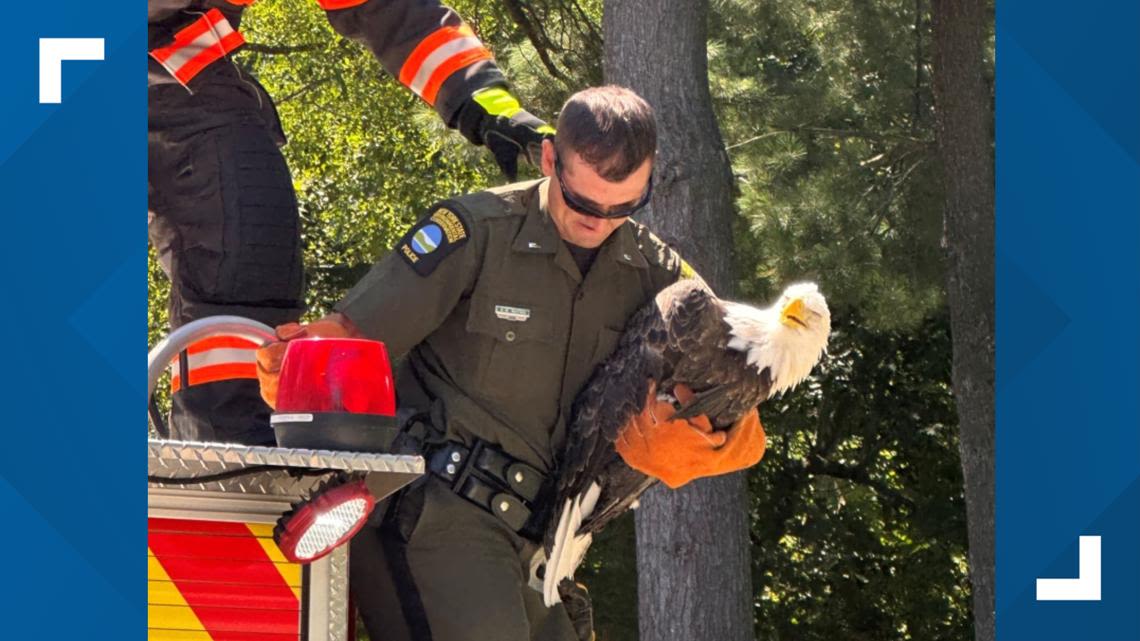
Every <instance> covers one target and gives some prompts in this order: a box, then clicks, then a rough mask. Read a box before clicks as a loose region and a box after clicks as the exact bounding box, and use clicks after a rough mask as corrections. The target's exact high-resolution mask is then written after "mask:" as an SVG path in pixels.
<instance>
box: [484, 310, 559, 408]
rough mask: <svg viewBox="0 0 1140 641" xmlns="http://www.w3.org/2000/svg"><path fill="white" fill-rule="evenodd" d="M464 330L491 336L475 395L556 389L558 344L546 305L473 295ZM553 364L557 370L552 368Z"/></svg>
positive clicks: (515, 396)
mask: <svg viewBox="0 0 1140 641" xmlns="http://www.w3.org/2000/svg"><path fill="white" fill-rule="evenodd" d="M466 328H467V331H468V332H469V333H472V334H478V335H481V336H483V337H487V338H490V339H492V340H491V341H490V342H491V350H490V353H489V354H488V355H487V358H486V359H485V362H483V363H481V367H480V370H481V371H480V376H479V377H478V379H477V380H478V388H479V389H478V390H477V393H478V394H479V395H480V396H484V397H486V398H493V399H500V400H502V399H506V400H511V401H513V402H525V399H526V398H529V397H532V396H535V395H537V394H540V393H549V389H557V385H551V384H550V383H552V382H554V381H558V380H560V379H561V375H562V368H561V365H560V363H561V360H560V358H559V347H560V346H559V345H558V344H557V343H556V341H555V340H554V323H553V318H552V317H551V315H550V312H549V309H548V308H545V307H541V306H538V305H533V304H529V303H525V302H521V301H518V300H512V299H497V298H492V297H476V298H472V300H471V309H470V311H469V312H468V315H467V325H466ZM555 370H557V371H555Z"/></svg>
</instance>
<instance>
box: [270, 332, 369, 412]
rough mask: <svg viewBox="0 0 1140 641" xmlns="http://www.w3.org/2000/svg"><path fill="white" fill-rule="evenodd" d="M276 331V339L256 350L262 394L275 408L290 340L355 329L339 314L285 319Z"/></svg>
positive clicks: (336, 335) (342, 335)
mask: <svg viewBox="0 0 1140 641" xmlns="http://www.w3.org/2000/svg"><path fill="white" fill-rule="evenodd" d="M274 331H275V332H276V333H277V340H275V341H272V342H269V343H266V344H265V345H262V346H261V347H260V348H258V350H257V382H258V383H260V384H261V398H263V399H265V402H266V403H267V404H268V405H269V407H272V408H274V409H276V408H277V383H278V382H279V379H280V377H281V361H282V360H283V359H284V358H285V349H286V348H287V347H288V346H289V341H291V340H293V339H295V338H349V337H351V336H353V335H354V334H355V330H354V328H353V327H352V325H351V323H349V322H348V319H347V318H345V317H344V316H341V315H339V314H333V315H331V316H327V317H325V318H322V319H320V320H318V321H313V322H311V323H308V324H305V325H302V324H300V323H285V324H284V325H278V326H277V327H276V328H275V329H274Z"/></svg>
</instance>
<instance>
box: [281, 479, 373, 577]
mask: <svg viewBox="0 0 1140 641" xmlns="http://www.w3.org/2000/svg"><path fill="white" fill-rule="evenodd" d="M375 506H376V499H375V498H373V496H372V492H370V491H369V490H368V488H367V487H366V486H365V483H364V480H363V479H361V478H350V477H344V476H341V477H337V478H335V479H333V480H331V481H329V482H328V483H326V484H325V485H323V486H322V487H320V488H319V489H318V490H316V491H315V492H314V493H313V495H312V496H311V497H309V498H308V499H306V500H304V501H301V502H299V503H297V504H295V505H294V506H293V509H292V510H290V511H289V512H287V513H285V514H284V515H282V516H281V518H280V519H278V520H277V526H276V527H274V528H273V540H274V541H275V542H276V543H277V547H278V548H279V549H280V550H281V553H282V554H284V555H285V558H286V559H289V560H290V561H292V562H293V563H312V562H313V561H316V560H317V559H319V558H321V557H323V556H325V555H326V554H328V553H329V552H332V551H333V550H335V549H336V548H337V547H338V546H340V545H342V544H343V543H345V542H346V541H348V540H349V539H351V538H352V537H353V536H355V535H356V533H357V532H358V531H360V528H361V527H363V526H364V523H365V522H366V521H367V520H368V515H369V514H371V513H372V508H373V507H375Z"/></svg>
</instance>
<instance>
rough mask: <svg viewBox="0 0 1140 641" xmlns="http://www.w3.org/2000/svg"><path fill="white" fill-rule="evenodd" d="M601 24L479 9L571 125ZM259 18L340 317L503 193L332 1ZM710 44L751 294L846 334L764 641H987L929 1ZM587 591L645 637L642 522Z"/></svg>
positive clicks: (317, 276) (757, 584) (777, 16)
mask: <svg viewBox="0 0 1140 641" xmlns="http://www.w3.org/2000/svg"><path fill="white" fill-rule="evenodd" d="M601 4H602V2H601V0H578V1H575V0H534V1H532V2H526V3H521V2H509V3H508V2H499V1H494V2H486V1H483V0H460V1H459V2H456V3H455V6H456V9H457V10H458V11H459V13H460V14H461V15H463V16H464V17H465V18H466V19H467V20H468V21H469V22H470V23H471V24H472V25H473V26H474V27H475V29H476V31H477V32H478V33H479V34H480V35H481V36H482V37H483V38H484V40H485V41H486V42H487V43H488V44H489V45H490V46H491V48H492V49H493V50H494V51H495V52H496V54H497V59H498V61H499V63H500V64H501V66H503V67H504V68H505V70H506V71H507V74H508V76H509V77H510V78H511V80H512V82H513V83H514V86H515V89H516V92H517V93H518V94H519V95H520V97H521V98H522V100H523V103H524V106H526V107H527V108H528V109H530V110H531V111H533V112H534V113H536V114H537V115H540V116H543V117H547V118H548V119H551V120H553V119H554V117H556V113H557V109H558V107H559V106H560V105H561V103H562V101H563V100H564V99H565V97H566V96H567V95H568V94H569V93H570V92H572V91H574V90H576V89H578V88H581V87H584V86H587V85H590V84H598V83H599V82H600V81H601V55H602V48H601V47H602V43H601V35H600V34H601V27H600V25H601ZM246 16H247V17H246V20H245V21H244V22H243V30H244V31H245V33H246V35H247V39H248V40H249V41H250V42H252V43H255V45H265V46H266V47H263V48H261V49H260V50H258V48H257V47H251V48H248V49H247V50H246V51H245V53H243V54H241V58H242V60H243V61H244V63H246V64H247V65H249V66H250V67H251V69H252V70H253V72H254V74H255V75H256V76H257V77H258V78H260V80H261V81H262V83H263V84H264V85H265V86H266V88H267V89H268V90H269V92H270V93H271V94H272V95H274V96H275V97H277V102H278V106H279V110H280V114H281V118H282V121H283V123H284V126H285V130H286V133H287V134H288V135H289V137H290V142H289V145H287V146H286V147H285V153H286V156H287V159H288V161H289V166H290V168H291V170H292V172H293V180H294V184H295V186H296V189H297V193H298V198H299V202H300V208H301V215H302V217H303V231H304V237H303V240H304V248H305V263H306V266H307V273H308V278H309V283H308V288H307V294H306V296H307V303H308V306H309V316H316V315H320V314H323V313H324V312H325V311H327V310H328V309H329V307H330V306H331V304H332V303H333V302H335V301H336V300H337V299H338V298H339V297H340V296H341V295H342V294H343V292H344V291H345V289H346V288H347V287H349V286H350V285H351V284H352V283H353V282H355V280H356V279H357V278H358V277H359V275H360V274H361V273H363V271H364V270H365V269H367V267H368V265H370V264H371V263H372V262H373V261H374V260H375V259H376V258H377V257H379V256H380V255H382V254H383V253H384V252H386V251H387V250H388V249H389V248H390V247H391V246H392V245H393V243H394V242H395V240H396V239H397V238H398V237H399V236H400V235H401V234H402V233H403V232H404V230H406V229H407V228H408V226H409V225H410V224H411V223H412V221H413V220H414V219H415V218H416V217H417V216H418V215H419V214H420V213H422V212H423V211H424V210H425V209H426V208H427V207H429V206H430V205H431V204H432V203H433V202H435V201H437V200H439V199H442V198H446V197H447V196H449V195H452V194H456V193H462V192H468V191H472V190H477V189H480V188H483V187H486V186H488V185H493V184H500V183H501V182H502V181H503V179H502V177H501V176H499V175H498V171H497V169H496V167H495V166H494V163H493V162H492V161H491V159H490V157H489V155H488V154H487V153H486V152H485V151H484V150H482V149H477V148H473V147H471V146H470V145H469V144H467V143H466V141H464V140H463V139H462V138H461V137H460V136H458V134H455V133H454V132H450V133H449V132H448V131H447V130H446V128H445V127H444V126H443V125H442V124H441V123H440V122H439V119H438V118H437V117H436V116H435V114H434V113H433V112H431V111H430V110H429V109H427V108H426V106H425V105H423V103H422V102H420V101H419V100H418V99H417V98H415V97H414V96H412V95H411V94H410V93H409V92H407V91H406V90H405V89H404V88H403V87H401V86H399V84H398V83H397V82H396V81H394V80H393V79H391V78H390V77H389V76H388V75H387V74H386V73H385V72H384V71H383V70H382V69H381V68H380V66H379V64H378V63H377V62H376V61H375V59H374V58H373V57H372V56H371V55H370V54H369V53H368V52H367V51H365V50H364V49H363V48H361V47H360V46H358V45H356V44H354V43H352V42H349V41H346V40H344V39H342V38H340V37H339V36H337V35H336V34H335V33H333V32H332V30H331V29H330V28H329V26H328V24H327V22H326V21H325V18H324V15H323V13H322V12H320V11H319V10H317V9H316V7H315V6H314V5H313V3H312V2H311V0H275V2H265V3H258V4H257V5H256V6H255V7H254V8H253V9H252V10H250V11H249V12H247V14H246ZM709 33H710V38H711V40H710V43H709V59H710V87H711V89H712V94H713V98H714V102H715V107H716V109H717V113H718V117H719V121H720V126H721V128H722V133H723V136H724V139H725V140H726V144H727V146H728V148H729V154H730V157H731V160H732V167H733V171H734V173H735V175H736V177H737V186H738V189H739V193H738V199H737V203H738V209H739V212H740V216H739V219H738V221H737V223H736V227H735V232H736V239H737V244H736V248H735V252H736V253H735V258H736V263H737V266H738V269H739V275H740V277H739V281H738V283H737V292H738V293H739V295H740V298H742V299H746V300H752V301H767V300H769V299H770V298H772V297H773V296H774V295H776V294H777V293H778V291H779V290H780V289H782V288H783V287H784V286H785V285H786V284H787V283H788V282H791V281H794V280H800V279H813V280H815V281H817V282H819V283H820V285H821V287H822V289H823V291H824V293H825V294H826V295H827V296H828V299H829V302H830V303H831V308H832V313H833V318H834V326H835V333H834V335H833V337H832V342H831V348H830V354H829V356H828V357H827V358H826V359H825V362H824V365H823V367H822V368H821V370H820V371H819V372H818V373H817V374H816V375H815V376H813V377H812V378H811V379H809V380H808V381H807V382H805V383H804V384H803V385H802V386H801V387H800V388H799V389H798V390H796V391H795V392H794V393H791V394H789V395H787V396H785V397H783V398H780V399H775V400H773V401H771V402H770V403H768V404H767V405H765V406H764V407H763V408H762V410H761V412H762V417H763V419H764V423H765V426H766V429H767V431H768V433H769V437H770V441H769V447H768V453H767V455H766V457H765V460H764V461H763V462H762V463H761V464H760V465H759V466H758V467H757V468H755V469H754V470H752V471H751V472H750V477H749V483H750V488H751V490H752V495H753V499H754V500H753V504H752V507H751V521H752V524H753V526H752V540H753V546H752V556H753V582H754V588H755V593H756V598H755V620H756V630H757V635H758V638H759V639H763V640H765V641H780V640H791V639H796V640H799V641H816V640H819V641H823V640H829V641H830V640H832V639H854V640H861V639H868V640H875V641H879V640H885V639H921V640H923V641H927V640H941V639H946V640H950V639H954V640H959V639H968V638H970V624H969V614H970V613H969V606H970V600H969V585H968V582H967V572H966V562H965V559H966V537H965V517H964V504H963V497H962V489H961V485H962V484H961V475H960V471H959V462H958V456H957V440H956V429H955V425H956V418H955V414H954V405H953V399H952V396H951V393H950V387H949V380H950V373H949V362H950V343H949V337H948V326H949V323H948V320H947V315H946V312H945V308H944V307H945V301H944V293H943V290H944V287H943V281H944V265H943V261H942V253H941V248H940V245H939V243H940V237H941V199H942V187H941V171H942V169H941V167H940V166H939V164H938V162H937V158H936V155H935V153H934V151H935V150H934V142H933V141H934V133H933V126H934V114H933V112H932V109H933V100H932V97H931V93H930V53H929V50H930V48H931V45H932V37H931V31H930V21H929V17H928V6H927V0H909V1H907V2H903V1H901V0H859V1H857V2H844V1H842V0H765V1H764V2H760V1H759V0H713V2H712V3H711V11H710V16H709ZM281 47H288V48H294V49H296V50H295V51H292V52H291V53H289V54H288V55H283V54H280V53H274V51H276V49H274V48H281ZM990 59H991V60H992V49H991V51H990ZM531 171H532V172H533V170H531ZM532 175H536V174H534V173H532ZM149 284H150V300H151V307H150V315H149V318H148V322H149V328H150V334H149V338H150V340H151V343H152V344H153V343H154V342H155V341H156V340H157V338H158V337H159V336H160V335H162V334H164V333H165V329H164V325H165V318H164V316H165V281H164V279H163V278H162V277H161V276H160V275H159V273H158V271H157V267H156V265H155V264H154V262H153V257H152V262H151V270H150V274H149ZM580 578H582V579H584V580H585V582H586V583H587V584H588V585H589V586H590V590H591V594H592V595H593V597H594V601H595V616H596V620H597V624H598V639H599V641H610V640H613V641H616V640H632V639H636V638H637V618H636V617H637V590H636V561H635V555H634V550H633V521H632V519H631V518H629V517H626V518H623V519H621V520H620V521H618V522H616V523H614V524H613V525H612V526H611V527H610V528H609V529H608V530H607V531H606V532H604V533H603V534H602V536H600V537H599V538H598V540H597V541H596V543H595V545H594V547H593V549H592V550H591V553H590V556H589V557H588V559H587V563H586V565H585V567H584V568H583V570H582V571H581V574H580Z"/></svg>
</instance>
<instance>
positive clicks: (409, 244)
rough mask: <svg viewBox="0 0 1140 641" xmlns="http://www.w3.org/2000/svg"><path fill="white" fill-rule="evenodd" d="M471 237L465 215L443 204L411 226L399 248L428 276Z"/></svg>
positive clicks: (405, 256)
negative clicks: (463, 216) (461, 215)
mask: <svg viewBox="0 0 1140 641" xmlns="http://www.w3.org/2000/svg"><path fill="white" fill-rule="evenodd" d="M467 237H468V229H467V223H466V222H464V220H463V218H461V217H460V216H459V215H458V214H456V213H455V212H453V211H451V210H450V209H447V208H445V207H440V208H438V209H436V210H435V211H433V212H432V213H431V215H430V216H427V217H425V218H423V219H421V220H420V222H418V223H416V225H415V226H414V227H412V228H411V229H410V230H408V233H407V234H405V235H404V238H403V239H402V240H401V241H400V243H399V245H397V249H396V250H397V251H398V252H399V253H400V256H401V257H403V259H404V262H406V263H408V265H410V266H411V268H412V269H414V270H416V273H417V274H419V275H420V276H427V275H429V274H431V273H432V272H433V271H435V268H436V267H438V266H439V264H440V263H441V262H443V259H444V258H446V257H447V255H448V254H450V253H451V252H452V251H454V250H455V249H456V248H458V247H459V246H460V245H462V244H463V243H465V242H467Z"/></svg>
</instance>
